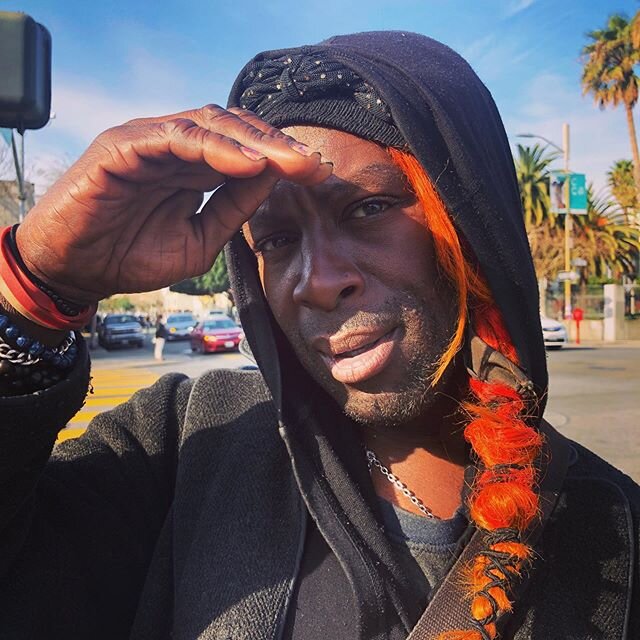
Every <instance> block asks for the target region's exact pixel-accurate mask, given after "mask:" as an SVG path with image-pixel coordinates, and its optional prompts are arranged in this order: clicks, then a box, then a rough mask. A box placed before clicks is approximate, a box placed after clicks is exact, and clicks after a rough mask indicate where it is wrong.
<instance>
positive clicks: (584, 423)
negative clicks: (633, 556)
mask: <svg viewBox="0 0 640 640" xmlns="http://www.w3.org/2000/svg"><path fill="white" fill-rule="evenodd" d="M164 355H165V360H164V362H161V363H159V362H155V361H154V359H153V348H152V345H151V343H150V339H149V338H148V339H147V344H146V346H145V348H144V349H119V350H116V351H110V352H107V351H104V350H103V349H100V348H99V349H96V350H95V351H93V352H92V360H93V387H94V393H93V394H92V395H90V396H89V398H88V399H87V403H86V405H85V406H84V407H83V408H82V410H81V411H80V412H79V413H78V414H77V415H76V417H75V418H73V420H72V421H71V422H70V423H69V425H68V428H67V429H65V430H64V431H63V432H62V434H61V435H62V439H64V438H66V437H73V436H76V435H79V433H81V432H82V430H83V429H84V427H86V425H87V423H88V421H89V420H90V419H91V418H92V417H93V416H94V415H95V414H96V413H99V412H101V411H105V410H107V409H109V408H110V407H113V406H115V405H116V404H119V403H121V402H124V401H125V400H126V399H127V398H128V397H130V396H131V394H133V393H134V392H135V391H136V390H137V389H139V388H141V387H144V386H147V385H149V384H152V383H153V382H154V381H155V380H157V379H158V378H159V377H160V376H162V375H163V374H165V373H169V372H171V371H179V372H182V373H185V374H187V375H189V376H192V377H193V376H198V375H200V374H201V373H203V372H204V371H206V370H207V369H212V368H223V367H225V368H234V367H238V366H243V365H246V364H249V361H248V360H247V359H246V358H245V357H244V356H242V355H240V354H239V353H237V352H232V353H214V354H209V355H200V354H193V353H191V349H190V347H189V342H186V341H185V342H169V343H167V345H166V347H165V351H164ZM548 363H549V375H550V390H549V401H548V404H547V411H546V413H545V417H546V418H547V420H548V421H549V422H550V423H551V424H552V425H554V426H555V427H556V428H557V429H558V430H559V431H560V432H561V433H563V434H564V435H566V436H568V437H569V438H571V439H573V440H576V441H578V442H580V443H581V444H583V445H585V446H586V447H588V448H589V449H591V450H592V451H594V452H595V453H597V454H598V455H600V456H602V457H603V458H605V459H606V460H608V461H609V462H611V463H612V464H613V465H614V466H616V467H618V468H619V469H621V470H622V471H624V472H625V473H627V474H628V475H630V476H631V477H632V478H633V479H634V480H635V481H636V482H640V428H639V427H638V418H639V416H640V411H639V410H638V398H639V395H640V392H639V390H640V344H638V343H635V344H634V343H628V344H625V345H613V346H610V345H601V344H597V345H591V346H583V345H580V346H576V345H571V346H568V347H565V348H563V349H561V350H559V351H549V352H548Z"/></svg>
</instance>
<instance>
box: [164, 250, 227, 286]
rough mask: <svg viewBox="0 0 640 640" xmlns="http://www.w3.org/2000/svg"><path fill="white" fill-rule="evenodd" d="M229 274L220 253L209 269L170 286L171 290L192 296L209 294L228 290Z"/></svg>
mask: <svg viewBox="0 0 640 640" xmlns="http://www.w3.org/2000/svg"><path fill="white" fill-rule="evenodd" d="M229 286H230V285H229V275H228V273H227V263H226V262H225V259H224V255H223V254H222V253H221V254H220V255H219V256H218V257H217V258H216V261H215V262H214V263H213V266H212V267H211V269H209V271H207V272H206V273H203V274H202V275H201V276H196V277H195V278H189V279H187V280H182V281H181V282H178V283H177V284H174V285H172V286H171V287H170V289H171V291H176V292H177V293H187V294H189V295H192V296H203V295H211V294H213V293H222V292H224V291H228V290H229Z"/></svg>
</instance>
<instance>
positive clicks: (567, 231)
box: [562, 122, 572, 320]
mask: <svg viewBox="0 0 640 640" xmlns="http://www.w3.org/2000/svg"><path fill="white" fill-rule="evenodd" d="M562 151H563V154H564V171H565V174H566V179H565V181H564V189H565V197H564V202H565V207H566V213H565V216H564V270H565V272H567V273H569V272H570V271H571V222H572V221H571V174H570V173H569V125H568V123H566V122H565V123H564V124H563V125H562ZM571 313H572V309H571V280H569V279H568V278H567V280H565V281H564V317H565V320H568V319H570V318H571Z"/></svg>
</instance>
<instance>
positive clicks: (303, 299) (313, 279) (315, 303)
mask: <svg viewBox="0 0 640 640" xmlns="http://www.w3.org/2000/svg"><path fill="white" fill-rule="evenodd" d="M301 251H302V260H301V265H302V268H301V273H300V277H299V279H298V282H297V284H296V286H295V288H294V290H293V300H294V302H295V303H296V304H301V305H303V306H306V307H310V308H316V309H322V310H323V311H332V310H333V309H335V308H336V307H337V306H338V304H339V303H340V301H341V300H344V299H345V298H348V297H349V296H352V295H357V294H358V293H360V292H361V291H362V290H363V289H364V278H363V276H362V273H361V272H360V270H359V269H358V268H357V266H356V265H355V263H354V262H353V260H352V258H351V255H350V253H349V252H348V251H345V248H344V247H341V246H340V243H339V242H338V243H337V244H336V243H335V242H331V241H325V242H322V243H315V244H314V245H313V246H311V244H307V245H306V246H303V247H302V248H301Z"/></svg>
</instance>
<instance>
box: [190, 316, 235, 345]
mask: <svg viewBox="0 0 640 640" xmlns="http://www.w3.org/2000/svg"><path fill="white" fill-rule="evenodd" d="M243 337H244V333H242V329H241V328H240V327H239V326H238V325H237V324H236V323H235V322H234V321H233V320H231V318H215V319H212V320H205V321H204V322H199V323H198V324H197V325H196V326H195V327H194V329H193V331H192V332H191V351H199V352H200V353H211V352H212V351H232V350H233V351H236V350H237V349H238V345H239V344H240V340H241V339H242V338H243Z"/></svg>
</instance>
